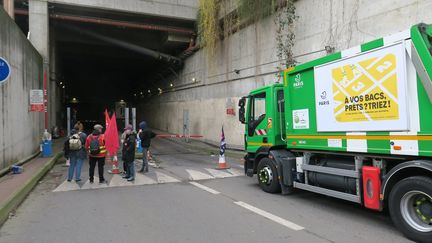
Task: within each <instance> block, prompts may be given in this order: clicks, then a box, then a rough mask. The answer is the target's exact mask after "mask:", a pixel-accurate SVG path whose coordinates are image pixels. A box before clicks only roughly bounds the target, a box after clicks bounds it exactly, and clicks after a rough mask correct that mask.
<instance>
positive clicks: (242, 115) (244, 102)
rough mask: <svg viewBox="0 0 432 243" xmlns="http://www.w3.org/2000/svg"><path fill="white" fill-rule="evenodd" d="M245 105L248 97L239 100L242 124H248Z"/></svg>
mask: <svg viewBox="0 0 432 243" xmlns="http://www.w3.org/2000/svg"><path fill="white" fill-rule="evenodd" d="M245 104H246V97H242V98H241V99H240V100H239V103H238V106H239V112H238V114H239V121H240V122H241V123H242V124H246V117H245Z"/></svg>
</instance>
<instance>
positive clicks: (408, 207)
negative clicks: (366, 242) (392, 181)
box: [389, 176, 432, 242]
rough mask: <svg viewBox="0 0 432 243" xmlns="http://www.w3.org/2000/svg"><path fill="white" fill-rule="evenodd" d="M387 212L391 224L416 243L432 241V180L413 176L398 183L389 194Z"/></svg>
mask: <svg viewBox="0 0 432 243" xmlns="http://www.w3.org/2000/svg"><path fill="white" fill-rule="evenodd" d="M389 211H390V216H391V218H392V220H393V223H394V224H395V225H396V227H398V228H399V229H400V230H401V231H402V232H403V233H404V234H405V235H406V236H407V237H408V238H410V239H411V240H414V241H417V242H430V241H431V239H432V179H431V178H428V177H424V176H413V177H409V178H406V179H403V180H402V181H400V182H398V183H397V184H396V185H395V186H394V187H393V189H392V190H391V192H390V196H389Z"/></svg>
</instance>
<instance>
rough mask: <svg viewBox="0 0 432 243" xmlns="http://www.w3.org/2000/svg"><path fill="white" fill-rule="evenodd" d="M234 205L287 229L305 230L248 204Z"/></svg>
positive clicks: (239, 202) (238, 203) (239, 203)
mask: <svg viewBox="0 0 432 243" xmlns="http://www.w3.org/2000/svg"><path fill="white" fill-rule="evenodd" d="M234 203H235V204H237V205H239V206H240V207H243V208H245V209H247V210H250V211H252V212H254V213H256V214H258V215H261V216H263V217H264V218H267V219H270V220H271V221H273V222H276V223H278V224H281V225H283V226H285V227H288V228H290V229H292V230H295V231H299V230H303V229H304V227H302V226H300V225H297V224H295V223H293V222H290V221H288V220H286V219H283V218H281V217H279V216H276V215H274V214H271V213H269V212H266V211H264V210H261V209H259V208H256V207H254V206H252V205H249V204H247V203H245V202H241V201H238V202H234Z"/></svg>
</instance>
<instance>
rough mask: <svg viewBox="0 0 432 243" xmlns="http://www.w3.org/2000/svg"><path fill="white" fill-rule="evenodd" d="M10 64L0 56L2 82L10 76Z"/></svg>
mask: <svg viewBox="0 0 432 243" xmlns="http://www.w3.org/2000/svg"><path fill="white" fill-rule="evenodd" d="M10 72H11V69H10V66H9V63H8V62H7V61H6V60H5V59H3V58H2V57H0V84H1V83H3V82H4V81H6V80H7V79H8V78H9V76H10Z"/></svg>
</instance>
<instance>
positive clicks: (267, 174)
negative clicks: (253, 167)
mask: <svg viewBox="0 0 432 243" xmlns="http://www.w3.org/2000/svg"><path fill="white" fill-rule="evenodd" d="M259 180H260V182H261V183H263V184H267V185H269V184H270V183H271V182H272V181H273V172H272V170H271V169H270V168H269V167H268V166H265V167H263V168H262V169H261V170H260V172H259Z"/></svg>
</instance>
